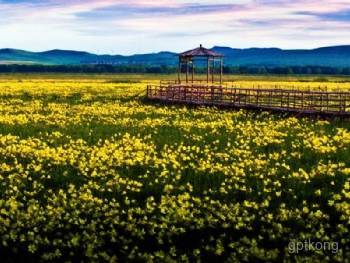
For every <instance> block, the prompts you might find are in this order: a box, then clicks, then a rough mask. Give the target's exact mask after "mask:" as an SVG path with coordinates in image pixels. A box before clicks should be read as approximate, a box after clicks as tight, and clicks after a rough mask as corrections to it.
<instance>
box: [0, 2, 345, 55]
mask: <svg viewBox="0 0 350 263" xmlns="http://www.w3.org/2000/svg"><path fill="white" fill-rule="evenodd" d="M199 44H203V45H204V46H206V47H209V48H210V47H212V46H229V47H233V48H250V47H279V48H284V49H310V48H316V47H321V46H331V45H346V44H350V0H201V1H200V0H98V1H97V0H70V1H63V0H62V1H59V0H47V1H41V0H31V1H27V0H0V48H17V49H25V50H30V51H44V50H51V49H69V50H83V51H88V52H94V53H97V54H123V55H129V54H136V53H137V54H139V53H150V52H158V51H173V52H181V51H185V50H188V49H191V48H194V47H197V46H199Z"/></svg>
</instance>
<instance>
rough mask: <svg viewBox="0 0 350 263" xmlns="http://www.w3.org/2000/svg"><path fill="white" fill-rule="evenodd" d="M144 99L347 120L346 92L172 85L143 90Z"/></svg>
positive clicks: (348, 100) (349, 105)
mask: <svg viewBox="0 0 350 263" xmlns="http://www.w3.org/2000/svg"><path fill="white" fill-rule="evenodd" d="M147 97H148V98H149V99H157V100H162V101H169V102H181V103H188V104H198V105H217V106H231V107H236V108H255V109H269V110H280V111H289V112H300V113H321V114H332V115H349V116H350V92H340V91H334V92H332V91H329V92H328V91H302V90H290V89H262V88H261V89H256V88H252V89H247V88H235V87H226V86H218V85H213V86H211V85H208V86H204V85H191V86H189V85H181V84H178V83H176V82H174V83H173V84H169V83H167V84H162V83H161V85H149V86H147Z"/></svg>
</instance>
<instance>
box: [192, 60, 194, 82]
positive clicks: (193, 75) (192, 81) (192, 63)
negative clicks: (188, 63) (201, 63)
mask: <svg viewBox="0 0 350 263" xmlns="http://www.w3.org/2000/svg"><path fill="white" fill-rule="evenodd" d="M193 81H194V63H193V60H192V84H193Z"/></svg>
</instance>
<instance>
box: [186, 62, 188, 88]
mask: <svg viewBox="0 0 350 263" xmlns="http://www.w3.org/2000/svg"><path fill="white" fill-rule="evenodd" d="M187 83H188V59H187V60H186V84H187Z"/></svg>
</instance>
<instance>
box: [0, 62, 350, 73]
mask: <svg viewBox="0 0 350 263" xmlns="http://www.w3.org/2000/svg"><path fill="white" fill-rule="evenodd" d="M205 70H206V69H204V68H203V69H196V72H197V73H205V72H206V71H205ZM223 71H224V73H225V74H260V75H265V74H277V75H293V74H298V75H299V74H306V75H322V74H324V75H350V67H346V68H336V67H320V66H295V67H293V66H292V67H266V66H241V67H236V66H225V67H224V68H223ZM176 72H177V68H176V67H173V66H147V65H118V66H115V65H57V66H51V65H50V66H49V65H15V64H12V65H0V73H140V74H147V73H152V74H172V73H176Z"/></svg>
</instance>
